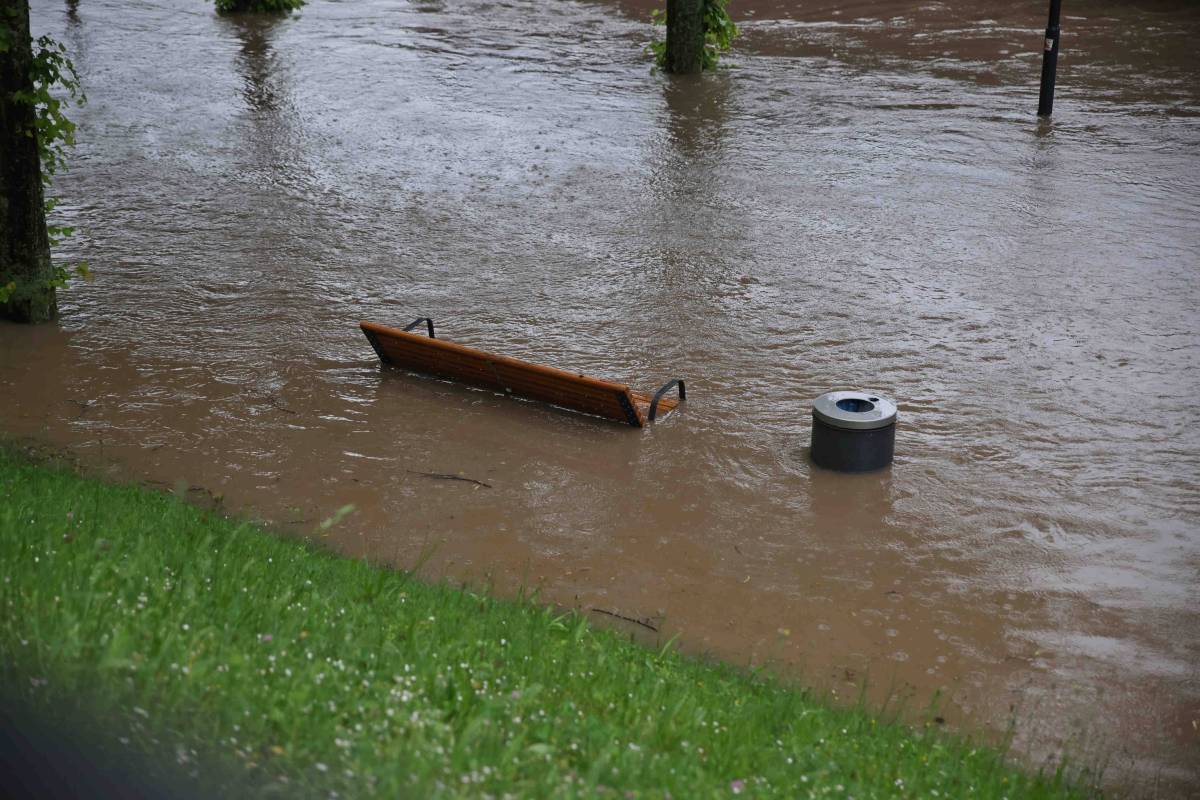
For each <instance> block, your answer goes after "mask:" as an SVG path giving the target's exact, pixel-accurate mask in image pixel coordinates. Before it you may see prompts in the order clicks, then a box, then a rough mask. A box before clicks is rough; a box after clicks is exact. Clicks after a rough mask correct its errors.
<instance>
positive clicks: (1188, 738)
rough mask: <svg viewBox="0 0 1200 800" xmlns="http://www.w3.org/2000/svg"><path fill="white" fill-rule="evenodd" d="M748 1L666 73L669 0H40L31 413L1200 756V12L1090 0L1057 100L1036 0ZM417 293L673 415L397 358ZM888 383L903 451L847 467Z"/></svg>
mask: <svg viewBox="0 0 1200 800" xmlns="http://www.w3.org/2000/svg"><path fill="white" fill-rule="evenodd" d="M734 5H735V11H737V13H738V14H739V15H740V16H741V18H742V19H743V21H744V31H745V33H744V36H743V37H742V39H740V40H739V44H738V48H737V50H736V52H735V53H734V54H733V55H732V56H731V57H729V58H728V59H727V62H728V63H729V64H731V66H732V68H731V69H728V70H723V71H721V72H720V73H719V74H715V75H709V76H705V77H703V78H701V79H679V80H668V79H666V78H664V77H663V76H660V75H655V74H652V73H651V71H650V69H649V65H648V62H647V60H646V58H645V56H644V55H643V53H642V48H643V46H644V44H645V42H646V41H647V40H648V39H649V38H650V37H651V36H652V35H653V34H654V29H653V28H651V27H650V26H649V25H647V24H646V23H645V22H644V21H643V19H644V16H645V11H646V9H647V8H648V6H646V5H637V4H626V5H620V6H616V5H603V4H583V3H577V2H567V1H564V2H555V3H544V2H534V1H533V0H514V2H505V3H485V2H478V0H411V2H385V1H384V0H355V2H327V1H326V0H313V2H311V3H310V4H309V5H308V6H307V7H306V8H305V9H304V11H303V12H302V13H301V14H298V15H296V16H295V17H293V18H291V19H286V20H280V21H262V20H254V21H238V20H228V19H220V18H217V17H216V16H215V15H214V14H213V13H212V11H211V3H202V2H197V1H196V0H145V1H144V2H138V3H132V4H131V3H119V2H116V0H89V2H85V3H81V4H78V5H77V6H74V7H73V6H71V5H70V4H64V3H61V2H50V0H34V3H33V6H34V8H33V13H34V18H33V24H34V29H35V32H36V33H51V34H53V35H55V36H57V37H58V38H60V39H62V40H63V41H64V42H65V43H66V45H67V46H68V48H69V50H70V52H71V54H72V55H73V57H74V58H75V60H76V63H77V64H78V66H79V68H80V72H81V74H82V76H83V83H84V86H85V88H86V91H87V94H88V97H89V99H90V103H89V105H88V106H87V107H86V108H85V109H83V110H81V111H78V112H77V113H76V119H77V121H78V123H79V126H80V137H79V145H78V147H77V149H76V151H75V154H74V156H73V160H72V166H71V169H70V171H69V172H68V173H67V174H65V175H63V176H62V177H61V179H60V180H59V182H58V184H57V193H58V194H59V195H60V196H61V197H62V206H61V210H62V212H61V213H62V217H63V219H64V220H65V221H67V222H69V223H71V224H74V225H76V226H78V227H79V229H80V233H79V234H78V235H77V236H76V237H75V238H74V239H73V240H72V241H70V242H69V243H68V244H67V245H65V246H64V247H63V248H62V252H61V253H60V255H61V256H62V257H64V258H86V259H87V260H88V261H89V262H90V264H91V266H92V269H93V270H94V272H95V273H96V276H97V277H96V280H95V281H94V283H91V284H80V285H78V286H75V287H72V288H71V289H70V290H69V291H67V292H64V293H63V294H62V297H61V305H62V311H63V315H62V321H61V324H60V325H58V326H44V327H39V328H19V327H15V326H4V327H0V427H2V430H3V431H4V432H5V433H6V434H8V435H9V436H16V437H24V438H27V439H31V440H33V441H37V442H40V443H43V444H46V445H51V446H56V447H65V448H68V449H70V450H71V451H72V452H74V453H75V454H77V455H78V456H79V457H80V458H82V459H83V460H84V461H85V462H87V463H89V464H91V465H92V466H93V467H95V468H99V469H103V470H107V471H109V472H111V474H113V475H115V476H118V477H123V478H133V479H140V480H146V481H152V482H156V485H164V486H168V487H169V486H174V485H176V484H177V483H178V482H180V481H184V482H186V483H187V484H190V485H193V486H196V487H203V488H204V489H205V490H207V491H209V492H211V493H213V494H217V495H221V497H222V502H223V503H224V506H225V507H226V508H228V509H229V510H231V511H232V512H234V513H239V514H249V515H252V516H254V517H256V518H261V519H263V520H266V521H269V522H271V523H273V524H275V525H276V526H278V527H280V528H281V529H285V530H288V531H292V532H294V533H295V534H296V535H313V532H314V530H315V528H316V526H317V524H318V522H319V521H320V520H322V519H324V518H326V517H328V516H329V515H330V514H332V513H333V512H334V510H335V509H338V508H339V507H341V506H343V505H345V504H349V503H352V504H354V506H355V507H356V509H357V511H356V512H355V513H354V514H353V515H351V516H349V517H348V518H346V519H345V520H343V521H342V522H341V523H340V524H339V525H337V526H336V527H335V528H334V529H333V533H332V534H331V535H330V536H329V538H328V541H329V543H330V544H331V545H332V546H334V547H336V548H337V549H339V550H341V551H343V552H345V553H347V554H352V555H355V556H358V555H368V556H371V557H374V558H376V559H380V560H383V561H386V562H389V563H393V564H396V565H398V566H400V567H409V568H411V567H413V566H414V565H417V564H421V574H423V575H425V576H427V577H430V578H435V579H436V578H439V577H443V576H445V577H448V578H451V579H454V580H456V581H457V580H469V581H472V582H476V583H485V582H490V583H491V584H492V585H493V586H494V587H495V589H496V590H497V591H498V592H500V593H510V592H512V591H514V590H515V589H516V588H517V587H519V586H521V585H522V584H524V585H535V586H538V587H540V588H541V591H542V593H543V596H544V597H545V598H547V599H549V600H552V601H554V602H557V603H562V604H564V605H571V606H578V607H580V608H583V609H588V610H589V612H588V613H591V614H593V616H594V617H595V618H597V619H598V620H599V619H604V620H607V622H608V624H614V625H627V624H628V625H629V627H630V631H631V633H638V632H639V631H642V632H645V629H644V628H642V627H640V626H637V625H633V624H629V623H625V622H623V621H621V620H619V619H617V618H615V617H612V616H608V614H605V613H602V612H609V614H619V615H622V616H626V617H630V618H635V619H638V620H642V621H646V622H648V623H649V624H650V625H652V626H654V627H657V628H659V631H660V633H661V635H662V636H664V637H666V636H670V635H673V634H680V636H681V641H682V642H683V644H684V646H685V647H686V648H687V649H689V650H690V651H693V652H701V653H708V654H714V655H716V656H719V657H721V658H724V659H728V660H730V661H733V662H736V663H742V664H746V663H753V664H761V663H769V664H772V665H774V666H775V667H776V668H777V669H780V670H782V671H784V672H786V673H787V674H789V675H791V676H794V677H796V678H798V679H799V680H802V681H804V682H806V683H808V684H811V685H815V686H818V687H821V688H823V689H828V690H831V691H836V692H837V693H838V694H839V695H841V696H846V695H849V696H857V693H858V692H859V687H860V686H861V685H863V683H864V682H867V685H868V686H869V689H868V692H869V694H870V695H871V697H873V698H875V699H876V700H878V699H880V698H882V697H884V696H885V695H887V694H889V693H891V694H893V695H900V696H902V697H904V698H906V699H907V702H908V704H909V707H910V708H920V707H923V706H924V705H925V704H926V703H928V702H929V701H930V698H931V697H932V696H933V695H934V694H935V692H939V693H940V698H941V699H940V703H941V708H942V711H941V712H939V713H940V714H941V715H942V716H944V717H945V718H946V720H947V724H948V725H950V726H952V727H956V728H959V729H963V730H967V731H971V732H975V733H979V732H981V731H982V732H985V733H988V732H990V734H991V735H994V736H997V737H998V736H1000V735H1001V734H1002V733H1003V732H1004V731H1005V730H1006V728H1007V727H1008V726H1009V724H1010V723H1011V724H1013V725H1014V726H1015V731H1014V739H1015V745H1016V748H1017V750H1018V752H1020V753H1021V754H1022V755H1023V757H1024V758H1025V759H1027V760H1028V761H1029V762H1030V763H1033V764H1041V763H1044V762H1045V761H1046V760H1047V759H1051V758H1053V757H1055V756H1056V755H1057V754H1059V753H1061V752H1063V750H1064V749H1065V750H1066V751H1067V752H1069V753H1071V754H1072V756H1073V757H1074V758H1075V760H1076V761H1077V762H1083V763H1093V764H1094V763H1097V762H1103V763H1105V764H1106V765H1107V771H1106V775H1105V781H1106V783H1107V784H1108V785H1109V786H1110V787H1113V788H1115V789H1117V790H1118V791H1128V792H1130V793H1132V794H1135V795H1150V794H1154V793H1157V794H1158V795H1160V796H1196V792H1197V790H1196V788H1195V787H1196V786H1200V731H1198V730H1197V726H1200V414H1198V411H1197V408H1198V407H1197V403H1196V399H1195V398H1196V395H1197V390H1198V389H1200V326H1198V324H1197V323H1198V307H1200V279H1198V278H1200V59H1197V57H1196V50H1195V42H1196V41H1197V38H1198V37H1200V8H1197V7H1196V6H1195V5H1194V4H1188V3H1149V2H1121V3H1115V2H1102V1H1101V0H1093V1H1085V0H1078V1H1077V2H1068V3H1067V4H1066V6H1067V8H1066V12H1065V16H1064V23H1063V24H1064V30H1065V33H1064V37H1063V44H1062V47H1063V56H1062V60H1061V62H1060V66H1059V75H1060V89H1059V94H1058V103H1057V112H1056V116H1055V118H1054V121H1053V123H1052V124H1049V125H1046V124H1041V125H1039V124H1038V123H1037V122H1036V121H1035V119H1034V117H1033V115H1032V114H1033V111H1034V109H1035V107H1036V85H1037V75H1038V65H1039V53H1038V45H1039V43H1040V41H1041V33H1040V31H1041V28H1042V27H1044V25H1045V17H1044V14H1045V8H1044V6H1045V3H1044V2H1031V3H1009V2H1004V3H1001V2H989V1H988V0H971V1H970V2H956V3H953V4H950V3H946V2H933V1H932V0H926V2H914V3H900V2H892V1H891V0H871V1H863V2H852V3H833V2H828V1H826V2H818V3H813V4H803V5H800V4H772V3H758V4H756V5H750V4H738V3H736V2H735V4H734ZM72 9H73V10H72ZM424 315H428V316H431V317H433V318H435V319H436V320H437V322H438V325H439V328H440V330H441V331H443V332H444V333H443V335H444V336H446V337H448V338H451V339H453V340H456V341H460V342H464V343H468V344H474V345H478V346H483V347H487V348H490V349H495V350H498V351H502V352H505V353H509V354H513V355H516V356H519V357H525V358H529V359H532V360H536V361H540V362H545V363H549V364H553V365H558V366H564V367H569V368H575V369H579V370H581V371H586V372H589V373H592V374H596V375H600V376H604V377H609V378H615V379H620V380H623V381H627V382H629V383H631V384H634V385H635V386H637V387H639V388H645V387H653V386H655V385H657V383H658V382H661V381H663V380H665V379H667V378H669V377H677V376H682V377H685V378H687V379H688V381H689V390H690V398H689V401H688V403H687V406H686V409H685V410H682V411H681V412H680V413H676V414H672V415H671V416H669V417H667V418H666V419H665V420H663V421H661V422H660V423H659V424H656V425H654V426H653V427H652V428H650V429H648V430H646V431H642V432H639V431H636V430H633V429H629V428H625V427H621V426H617V425H610V424H605V423H600V422H597V421H594V420H592V419H588V418H586V417H582V416H578V415H571V414H567V413H564V412H560V411H556V410H554V409H552V408H548V407H544V406H539V405H535V404H530V403H520V402H512V401H509V400H505V399H503V398H499V397H496V396H494V395H492V394H488V393H483V392H476V391H469V390H464V389H462V388H459V387H456V386H453V385H450V384H446V383H441V382H436V381H432V380H428V379H423V378H418V377H413V376H409V375H406V374H402V373H398V372H395V371H389V370H385V369H381V368H380V366H379V364H378V363H377V361H376V359H375V357H374V355H373V353H372V352H371V348H370V347H369V346H368V344H367V342H366V341H365V340H364V339H363V338H362V336H361V335H360V333H359V331H358V328H357V322H358V320H360V319H364V318H365V319H373V320H378V321H382V322H400V323H404V322H407V321H409V320H410V319H412V318H414V317H417V316H424ZM859 386H861V387H869V388H871V389H873V390H876V391H880V392H884V393H886V394H887V395H889V396H891V397H894V398H896V399H897V401H898V403H899V406H900V415H901V423H900V426H901V427H900V429H899V434H898V441H897V457H896V463H895V465H894V467H893V468H892V469H891V470H889V471H886V472H884V473H881V474H873V475H865V476H841V475H835V474H829V473H825V472H822V471H819V470H817V469H815V468H813V467H812V466H811V465H810V464H809V462H808V460H807V454H806V447H807V440H808V430H809V420H808V404H809V401H810V400H811V399H812V398H814V397H816V396H817V395H818V394H821V393H822V392H824V391H826V390H829V389H833V388H841V387H859ZM419 473H442V474H455V475H461V476H463V477H468V478H472V479H474V480H477V481H481V482H484V483H487V484H490V488H488V487H483V486H478V485H476V484H473V483H467V482H462V481H447V480H438V479H434V478H430V477H426V476H423V475H421V474H419ZM593 609H598V610H599V611H594V612H593V611H591V610H593ZM639 635H640V634H639Z"/></svg>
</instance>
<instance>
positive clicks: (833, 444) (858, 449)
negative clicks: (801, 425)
mask: <svg viewBox="0 0 1200 800" xmlns="http://www.w3.org/2000/svg"><path fill="white" fill-rule="evenodd" d="M895 454H896V423H894V422H893V423H892V424H891V425H888V426H887V427H886V428H875V429H874V430H869V431H856V430H842V429H840V428H835V427H833V426H832V425H826V424H825V423H824V422H822V421H821V420H819V419H817V418H816V417H814V418H813V427H812V459H813V462H814V463H816V465H817V466H818V467H824V468H825V469H835V470H837V471H838V472H870V471H871V470H874V469H883V468H884V467H886V466H887V465H888V464H891V463H892V457H893V456H895Z"/></svg>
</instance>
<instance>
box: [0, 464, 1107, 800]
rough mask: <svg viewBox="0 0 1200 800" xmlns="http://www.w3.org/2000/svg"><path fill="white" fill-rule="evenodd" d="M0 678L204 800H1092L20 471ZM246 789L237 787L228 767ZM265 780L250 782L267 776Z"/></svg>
mask: <svg viewBox="0 0 1200 800" xmlns="http://www.w3.org/2000/svg"><path fill="white" fill-rule="evenodd" d="M0 570H2V572H3V578H2V582H0V607H2V608H3V615H2V617H0V620H2V621H0V663H2V664H3V668H2V669H3V672H2V674H0V680H2V684H3V685H2V687H0V688H3V690H4V691H5V692H6V693H7V695H8V696H10V697H11V696H15V695H16V694H19V695H20V696H22V697H23V698H25V699H26V701H27V702H28V703H30V704H32V707H33V708H35V709H42V710H44V712H45V713H46V714H56V713H59V712H60V711H61V709H62V708H64V707H76V708H86V709H87V712H88V713H89V714H90V715H92V718H93V719H95V720H96V721H97V725H98V727H99V728H100V729H102V730H103V731H106V732H107V733H108V734H109V736H110V737H111V739H112V741H114V742H119V743H120V744H119V746H120V747H124V748H128V749H129V750H130V751H146V752H151V753H156V754H159V755H160V757H161V756H162V754H167V755H168V756H169V758H170V760H171V761H172V762H173V763H175V764H179V765H182V766H181V769H183V770H184V771H186V772H189V773H191V774H195V775H196V776H197V777H196V778H193V779H192V780H197V781H199V782H200V784H199V785H201V786H203V785H205V782H206V781H207V782H218V781H220V780H224V778H222V777H218V776H226V775H234V774H236V775H237V776H240V777H239V778H238V780H243V781H247V782H246V783H245V784H244V785H245V786H249V787H253V788H254V790H255V791H261V792H264V793H270V792H273V791H274V792H278V793H280V794H283V795H287V796H292V795H295V794H297V793H298V791H299V789H300V788H301V787H303V789H304V790H305V791H304V792H303V793H304V794H309V793H311V794H314V795H322V796H328V795H329V793H330V792H331V791H336V792H338V793H340V794H341V795H342V796H346V797H358V796H369V795H379V796H384V797H408V796H411V797H428V796H445V797H453V796H460V795H461V796H469V797H481V796H485V795H492V796H496V797H502V796H505V795H508V796H513V797H529V796H555V797H576V796H579V797H592V796H598V795H601V796H602V795H612V796H615V797H626V796H630V797H654V798H660V797H667V796H670V797H674V798H702V797H727V796H732V795H735V794H740V795H743V796H747V797H789V798H790V797H855V798H872V797H952V798H962V797H986V798H1001V797H1008V798H1019V797H1075V796H1083V794H1084V792H1083V791H1081V790H1079V789H1076V788H1072V787H1070V786H1067V785H1064V783H1063V782H1062V781H1061V780H1059V779H1058V778H1057V777H1056V776H1054V775H1050V776H1037V775H1032V774H1029V773H1027V772H1022V771H1018V770H1016V769H1013V768H1010V767H1008V766H1006V765H1005V764H1004V762H1003V759H1002V758H1001V757H1000V755H999V754H997V753H996V752H995V751H993V750H990V749H987V748H976V747H972V746H970V745H969V744H967V743H965V742H962V741H959V740H954V739H950V738H948V737H946V736H943V735H940V734H937V733H934V732H926V731H923V730H915V731H914V730H912V729H910V728H906V727H903V726H899V725H895V724H887V723H884V722H880V721H878V720H876V719H874V718H872V717H871V716H870V715H868V714H866V713H863V712H860V711H854V710H849V711H848V710H837V709H831V708H829V707H827V706H826V705H824V704H823V703H821V702H819V701H817V700H815V699H813V698H812V697H810V696H808V695H806V694H804V693H802V692H799V691H795V690H792V689H787V688H784V687H781V686H779V685H777V684H776V683H774V682H772V681H769V680H761V679H757V678H752V677H750V676H746V675H742V674H740V673H738V672H736V671H734V670H731V669H726V668H720V667H712V666H708V665H704V664H701V663H698V662H696V661H694V660H691V659H687V658H684V657H682V656H680V655H678V654H677V653H675V652H673V651H671V650H670V649H669V648H668V649H666V650H664V651H661V652H660V651H651V650H647V649H644V648H641V647H638V646H635V645H632V644H630V643H629V642H627V641H625V640H623V639H621V638H620V637H619V636H617V635H615V634H612V633H609V632H606V631H602V630H593V629H592V628H590V627H588V625H587V624H586V622H585V620H584V619H582V618H580V617H577V616H574V615H566V616H563V615H559V614H556V613H553V612H551V611H547V610H545V609H541V608H538V607H536V606H535V605H533V604H531V603H514V602H503V601H497V600H494V599H490V598H487V597H481V596H478V595H475V594H472V593H469V592H463V591H457V590H454V589H451V588H447V587H439V586H429V585H424V584H422V583H420V582H418V581H416V580H413V579H411V578H410V577H408V576H405V575H403V574H399V573H396V572H392V571H387V570H382V569H377V568H374V567H371V566H369V565H367V564H364V563H361V562H356V561H350V560H345V559H341V558H336V557H334V556H331V555H329V554H326V553H323V552H319V551H315V550H313V549H311V548H309V547H306V546H304V545H302V544H298V543H295V542H289V541H283V540H280V539H277V538H275V537H273V536H271V535H269V534H266V533H264V532H262V531H260V530H257V529H255V528H254V527H252V526H250V525H247V524H240V523H237V522H234V521H229V520H226V519H222V518H219V517H216V516H214V515H212V514H210V513H207V512H205V511H203V510H200V509H197V508H194V507H192V506H188V505H185V504H183V503H181V502H178V501H176V500H175V499H173V498H172V497H169V496H166V495H161V494H157V493H152V492H149V491H146V490H143V489H140V488H136V487H119V486H111V485H106V484H102V483H99V482H96V481H93V480H89V479H84V478H80V477H78V476H76V475H75V474H72V473H71V472H68V471H65V470H61V469H56V468H50V467H46V466H38V465H33V464H31V463H29V462H28V461H27V460H25V459H24V458H23V457H21V456H19V455H15V454H14V453H13V452H11V451H6V450H4V449H3V448H0ZM231 765H236V766H231ZM245 776H250V777H249V778H247V777H245Z"/></svg>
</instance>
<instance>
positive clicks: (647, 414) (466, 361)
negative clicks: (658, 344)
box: [359, 317, 687, 428]
mask: <svg viewBox="0 0 1200 800" xmlns="http://www.w3.org/2000/svg"><path fill="white" fill-rule="evenodd" d="M421 326H424V327H425V331H426V334H427V335H425V336H422V335H420V334H417V333H413V332H412V331H413V329H415V328H418V327H421ZM359 327H360V328H362V332H363V333H364V334H366V336H367V340H368V341H369V342H370V343H371V347H373V348H375V353H376V354H377V355H378V356H379V360H380V361H382V362H383V363H385V364H392V365H394V366H397V367H401V368H403V369H409V370H412V371H414V372H424V373H427V374H429V375H436V376H439V377H442V378H452V379H454V380H457V381H462V382H463V383H469V384H471V385H473V386H480V387H483V388H485V389H496V390H498V391H502V392H504V393H506V394H512V395H517V396H519V397H526V398H529V399H531V400H541V401H543V402H546V403H552V404H553V405H556V406H562V407H563V408H569V409H572V410H574V411H581V412H583V413H584V414H594V415H595V416H598V417H605V418H606V419H611V420H615V421H617V422H625V423H628V424H630V425H633V426H634V427H637V428H641V427H643V426H645V424H646V423H647V422H653V421H654V419H655V417H657V416H659V415H661V414H666V413H667V412H669V411H671V410H672V409H673V408H675V407H676V406H677V405H679V401H680V400H684V399H686V397H687V391H686V388H685V387H684V383H683V381H682V380H679V379H676V380H671V381H668V382H667V383H666V384H665V385H663V387H662V388H660V389H659V390H658V391H656V392H654V393H653V394H650V393H647V392H632V391H630V390H629V387H628V386H625V385H624V384H620V383H614V382H612V381H606V380H601V379H599V378H591V377H588V376H587V375H583V374H581V373H577V372H567V371H566V370H561V369H555V368H554V367H545V366H542V365H541V364H531V363H529V362H528V361H521V360H520V359H517V358H509V357H508V356H501V355H496V354H494V353H488V352H485V351H483V350H476V349H475V348H474V347H467V346H466V345H461V344H455V343H454V342H448V341H446V340H444V339H438V338H437V337H436V336H435V335H434V331H433V320H432V319H429V318H428V317H421V318H420V319H418V320H416V321H415V322H413V323H412V324H410V325H408V326H407V327H405V328H403V329H401V328H393V327H390V326H387V325H378V324H376V323H374V322H362V323H359ZM675 387H678V389H679V398H678V399H674V398H671V397H667V396H666V394H667V392H669V391H670V390H671V389H672V388H675Z"/></svg>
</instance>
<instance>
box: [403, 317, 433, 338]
mask: <svg viewBox="0 0 1200 800" xmlns="http://www.w3.org/2000/svg"><path fill="white" fill-rule="evenodd" d="M422 322H424V323H425V330H427V331H428V332H429V338H430V339H436V338H437V337H436V336H434V335H433V320H432V319H430V318H429V317H417V318H416V319H414V320H413V321H412V322H410V323H408V326H407V327H405V329H404V330H406V331H411V330H412V329H413V328H419V327H420V326H421V323H422Z"/></svg>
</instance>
